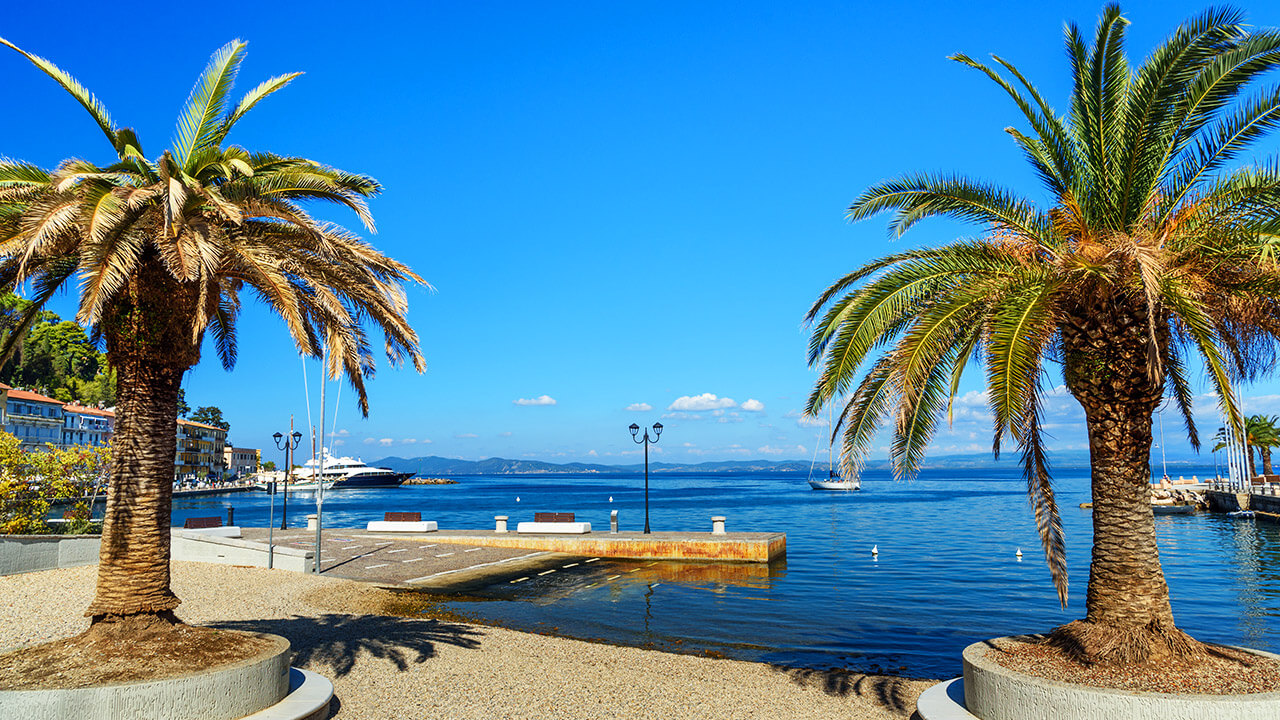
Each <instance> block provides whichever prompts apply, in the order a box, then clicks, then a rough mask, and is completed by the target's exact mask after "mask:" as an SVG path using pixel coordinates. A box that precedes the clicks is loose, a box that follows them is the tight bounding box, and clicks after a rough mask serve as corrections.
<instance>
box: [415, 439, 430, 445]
mask: <svg viewBox="0 0 1280 720" xmlns="http://www.w3.org/2000/svg"><path fill="white" fill-rule="evenodd" d="M418 442H420V443H422V444H423V445H430V444H431V438H422V439H421V440H419V441H418Z"/></svg>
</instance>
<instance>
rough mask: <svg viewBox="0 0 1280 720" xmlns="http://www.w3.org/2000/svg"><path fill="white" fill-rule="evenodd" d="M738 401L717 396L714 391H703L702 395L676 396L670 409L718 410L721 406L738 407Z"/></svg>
mask: <svg viewBox="0 0 1280 720" xmlns="http://www.w3.org/2000/svg"><path fill="white" fill-rule="evenodd" d="M737 406H738V403H736V402H734V401H733V400H732V399H731V398H727V397H726V398H722V397H716V396H715V394H713V393H702V394H701V395H684V396H681V397H678V398H676V401H675V402H673V403H671V406H670V407H668V408H667V409H668V410H693V411H695V412H696V411H700V410H717V409H719V408H731V407H737Z"/></svg>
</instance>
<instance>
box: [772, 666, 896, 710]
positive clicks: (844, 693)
mask: <svg viewBox="0 0 1280 720" xmlns="http://www.w3.org/2000/svg"><path fill="white" fill-rule="evenodd" d="M774 670H775V671H777V672H780V673H785V674H787V675H788V676H789V677H790V678H791V681H792V682H794V683H795V684H797V685H800V686H802V687H816V688H820V689H821V690H822V691H823V692H825V693H827V694H828V695H837V696H839V697H848V696H850V695H856V696H858V697H862V698H869V699H871V700H873V701H874V702H876V703H877V704H879V705H880V706H881V707H884V708H887V709H888V710H890V711H892V712H894V713H897V714H899V715H902V716H904V717H906V716H908V715H910V716H912V717H915V716H914V715H913V713H914V712H915V707H916V697H917V696H918V695H919V694H920V693H919V691H918V690H913V689H912V687H911V683H910V682H909V681H908V680H906V679H904V678H897V677H889V676H885V675H864V674H862V673H855V672H848V671H845V670H812V669H809V668H789V667H778V666H775V667H774Z"/></svg>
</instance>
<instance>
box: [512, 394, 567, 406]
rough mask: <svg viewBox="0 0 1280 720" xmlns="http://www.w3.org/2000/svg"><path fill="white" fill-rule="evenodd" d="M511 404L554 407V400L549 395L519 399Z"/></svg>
mask: <svg viewBox="0 0 1280 720" xmlns="http://www.w3.org/2000/svg"><path fill="white" fill-rule="evenodd" d="M511 402H512V403H514V404H516V405H555V404H556V399H555V398H553V397H551V396H550V395H539V396H538V397H536V398H520V399H518V400H512V401H511Z"/></svg>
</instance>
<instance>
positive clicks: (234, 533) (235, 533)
mask: <svg viewBox="0 0 1280 720" xmlns="http://www.w3.org/2000/svg"><path fill="white" fill-rule="evenodd" d="M186 532H194V533H200V534H201V535H212V536H214V537H225V538H238V537H240V526H239V525H223V526H222V527H211V528H191V529H189V530H187V531H186Z"/></svg>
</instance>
